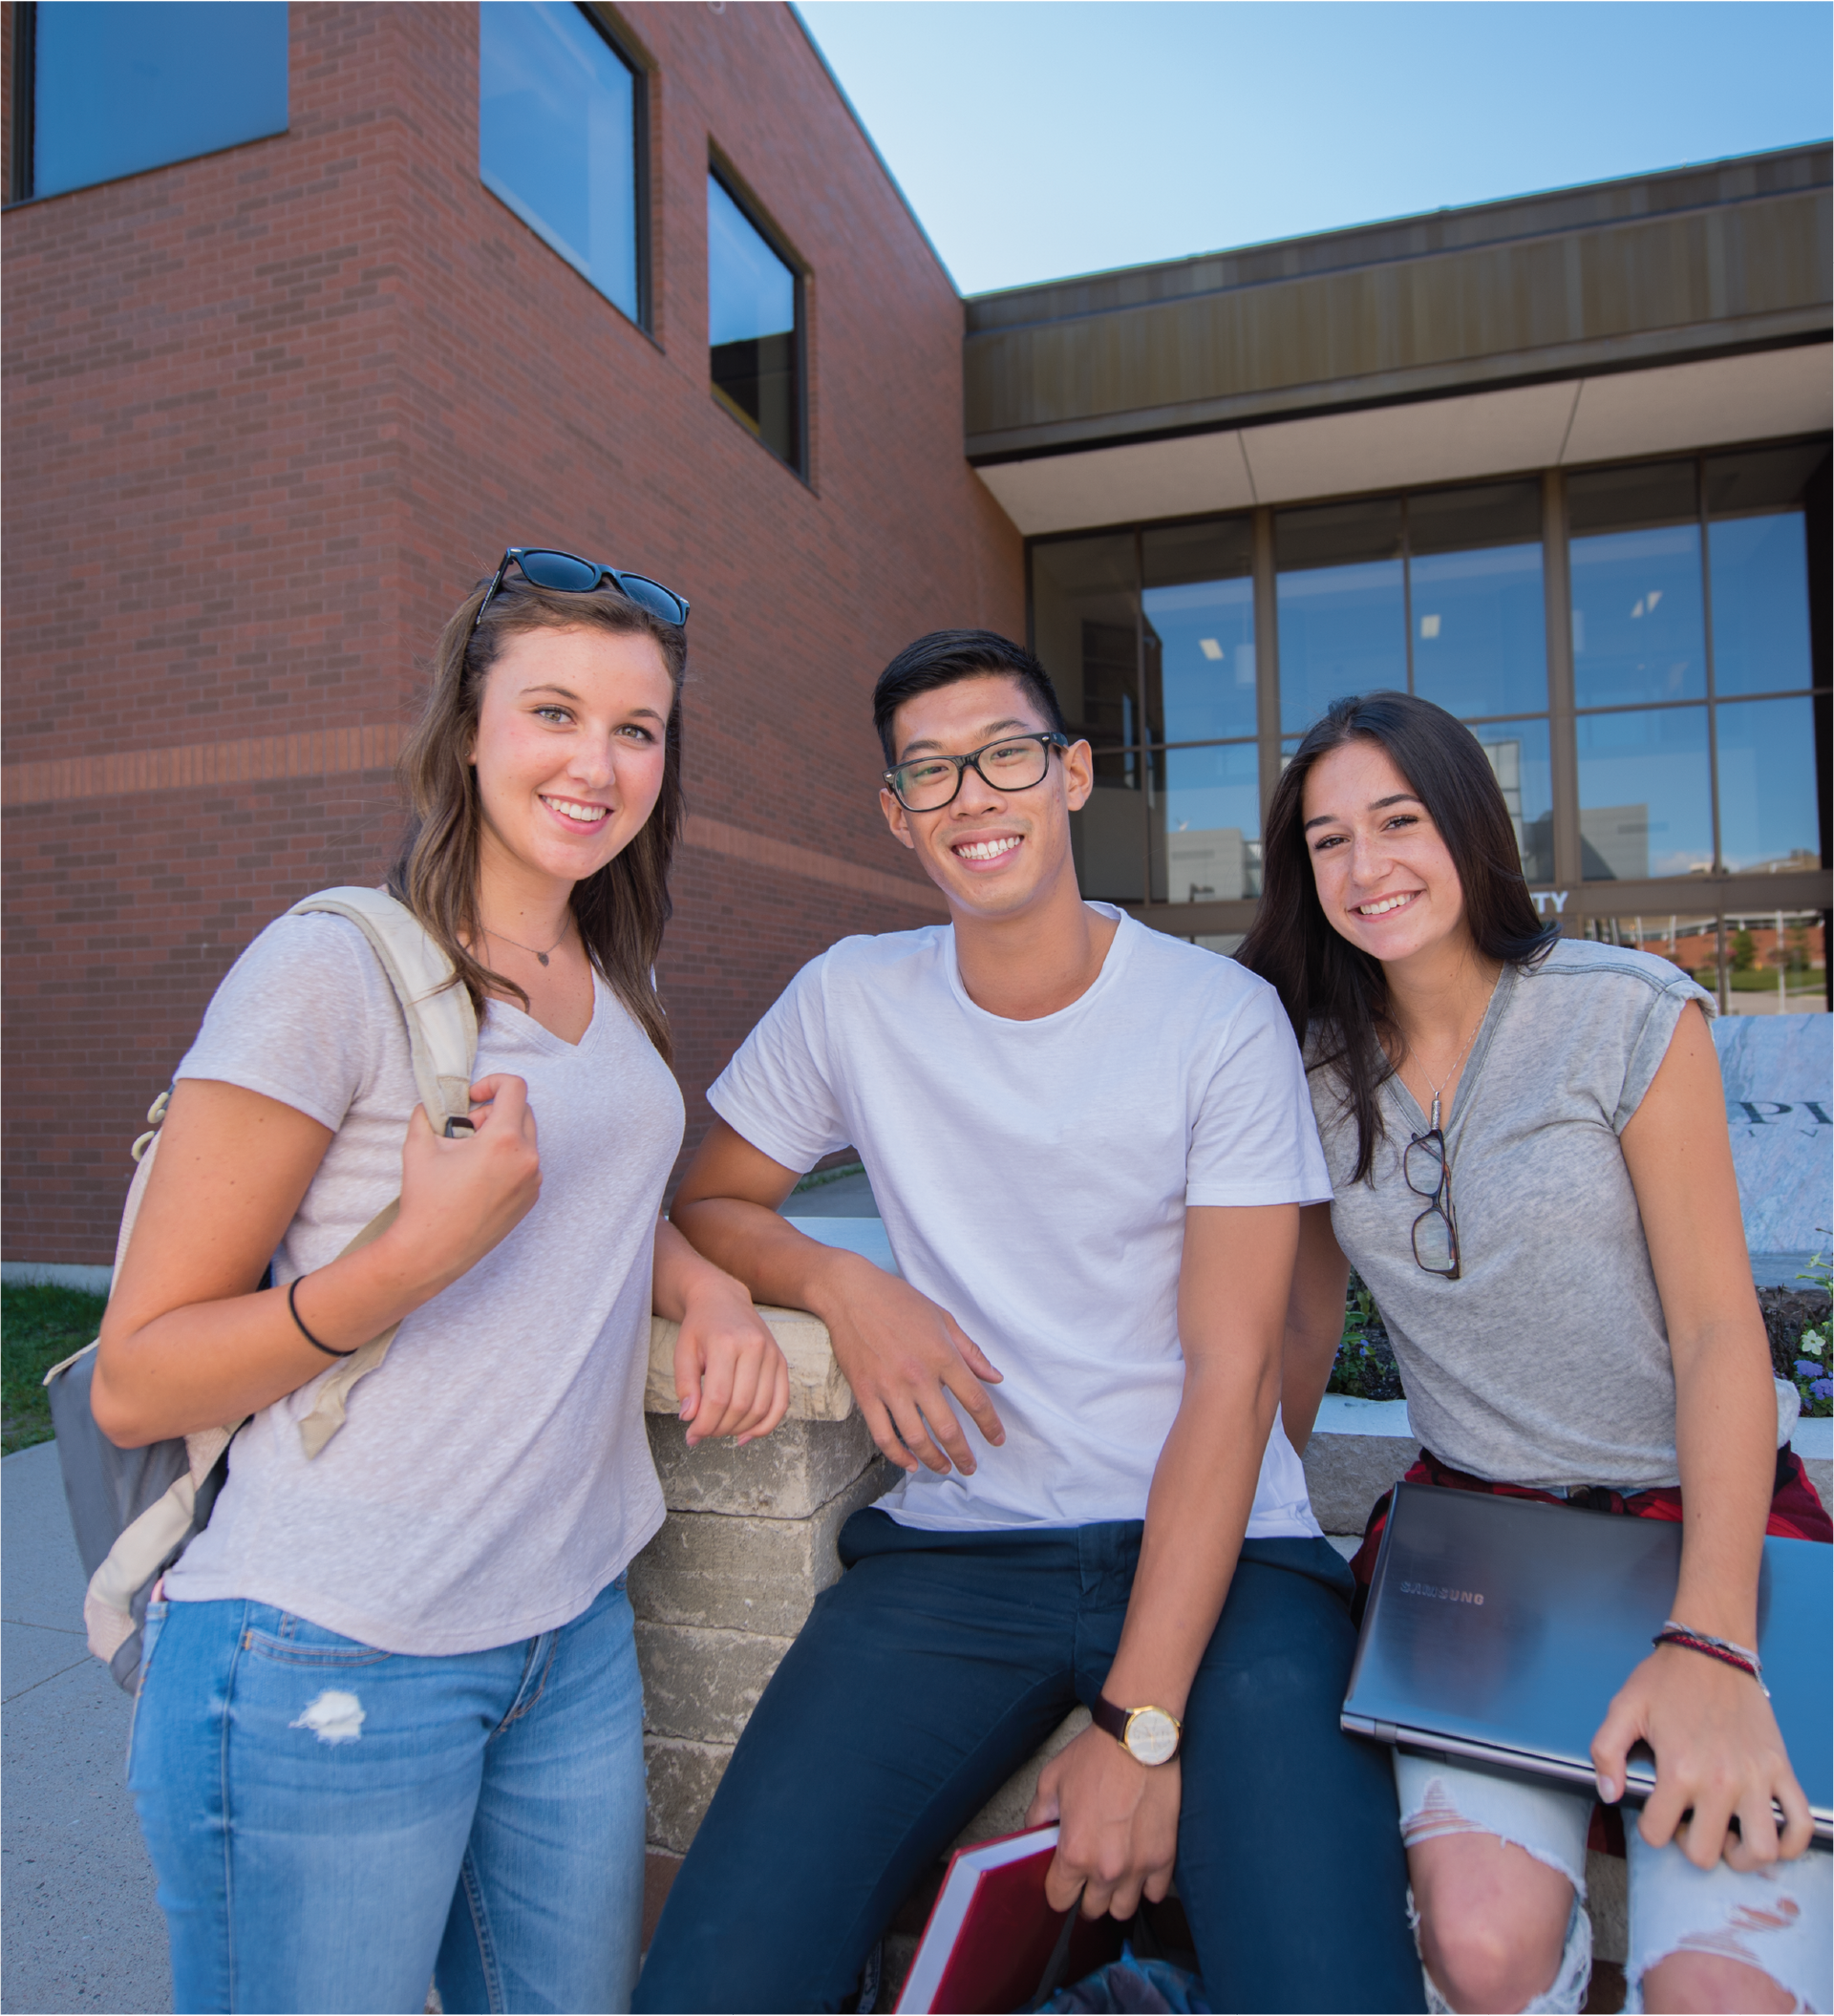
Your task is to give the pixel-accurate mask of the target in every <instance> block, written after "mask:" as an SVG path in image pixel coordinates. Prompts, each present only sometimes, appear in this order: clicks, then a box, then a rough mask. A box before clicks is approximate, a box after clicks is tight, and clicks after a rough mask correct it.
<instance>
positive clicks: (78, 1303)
mask: <svg viewBox="0 0 1834 2016" xmlns="http://www.w3.org/2000/svg"><path fill="white" fill-rule="evenodd" d="M107 1300H108V1298H107V1297H106V1296H105V1295H87V1294H85V1293H84V1292H83V1290H82V1289H81V1288H49V1287H45V1288H25V1287H0V1394H3V1395H4V1403H5V1432H4V1435H0V1443H3V1444H4V1449H3V1450H0V1453H4V1454H7V1455H11V1454H12V1453H13V1451H14V1450H15V1449H30V1448H31V1447H32V1444H33V1443H34V1442H49V1441H50V1440H51V1404H50V1402H49V1401H48V1400H47V1399H46V1397H45V1389H44V1387H43V1385H42V1384H41V1382H42V1380H43V1379H44V1376H45V1374H46V1373H47V1372H48V1371H49V1370H50V1369H51V1368H52V1367H53V1365H55V1364H56V1363H57V1361H58V1360H59V1359H60V1358H68V1357H69V1356H70V1354H71V1352H72V1351H80V1350H81V1349H82V1348H83V1347H84V1345H86V1344H88V1343H89V1342H90V1340H91V1339H92V1338H93V1337H94V1336H95V1335H96V1331H97V1330H98V1329H99V1328H100V1327H101V1322H102V1309H103V1307H104V1305H106V1303H107Z"/></svg>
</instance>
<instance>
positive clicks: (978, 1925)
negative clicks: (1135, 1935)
mask: <svg viewBox="0 0 1834 2016" xmlns="http://www.w3.org/2000/svg"><path fill="white" fill-rule="evenodd" d="M1056 1849H1057V1830H1056V1827H1034V1828H1032V1829H1031V1830H1029V1832H1027V1833H1025V1834H1009V1835H1002V1836H1000V1837H999V1839H997V1840H992V1841H976V1842H975V1844H974V1845H973V1847H971V1848H959V1849H957V1850H956V1852H955V1854H954V1856H953V1857H951V1859H950V1861H949V1874H948V1875H947V1876H945V1877H944V1878H943V1887H942V1889H941V1890H940V1891H939V1892H938V1893H937V1897H936V1902H935V1904H934V1906H933V1907H932V1908H931V1910H930V1914H929V1922H928V1924H927V1925H926V1926H925V1927H924V1936H923V1938H922V1940H920V1941H919V1942H918V1945H917V1957H916V1958H915V1959H914V1960H913V1961H912V1962H911V1963H910V1972H909V1974H908V1975H906V1978H905V1986H904V1992H903V1993H902V1994H901V1995H900V1996H899V1998H898V2007H899V2010H900V2016H903V2012H904V2011H906V2010H935V2011H939V2012H940V2011H945V2010H949V2011H957V2012H967V2011H992V2010H1012V2009H1023V2008H1024V2007H1026V2005H1028V2004H1029V2003H1030V2002H1031V2001H1032V1999H1033V1997H1034V1995H1035V1994H1036V1993H1037V1990H1038V1984H1039V1981H1040V1980H1041V1978H1042V1977H1043V1974H1044V1970H1045V1968H1046V1966H1047V1965H1048V1964H1049V1963H1050V1960H1051V1956H1052V1953H1053V1951H1054V1950H1055V1949H1056V1943H1057V1935H1058V1933H1059V1932H1061V1931H1062V1929H1063V1921H1064V1920H1065V1918H1066V1917H1067V1916H1068V1913H1066V1912H1062V1911H1053V1910H1052V1909H1051V1907H1050V1905H1049V1904H1047V1903H1046V1902H1045V1900H1044V1878H1045V1872H1046V1871H1047V1870H1048V1869H1049V1868H1050V1866H1051V1857H1053V1856H1054V1855H1055V1854H1056ZM1120 1939H1121V1927H1120V1925H1119V1924H1118V1923H1117V1922H1116V1921H1115V1920H1113V1919H1111V1918H1103V1919H1083V1920H1082V1921H1080V1922H1079V1923H1078V1924H1077V1928H1076V1931H1075V1932H1074V1933H1073V1934H1072V1935H1071V1940H1070V1957H1069V1960H1068V1962H1067V1963H1066V1964H1065V1966H1064V1969H1063V1975H1062V1983H1061V1984H1063V1985H1067V1984H1069V1983H1071V1982H1073V1981H1080V1980H1081V1979H1082V1977H1083V1976H1084V1975H1085V1974H1091V1973H1093V1972H1094V1971H1095V1970H1096V1968H1098V1967H1099V1966H1101V1965H1103V1964H1105V1963H1107V1962H1108V1961H1111V1960H1113V1959H1114V1958H1115V1956H1116V1955H1117V1954H1118V1953H1119V1952H1120Z"/></svg>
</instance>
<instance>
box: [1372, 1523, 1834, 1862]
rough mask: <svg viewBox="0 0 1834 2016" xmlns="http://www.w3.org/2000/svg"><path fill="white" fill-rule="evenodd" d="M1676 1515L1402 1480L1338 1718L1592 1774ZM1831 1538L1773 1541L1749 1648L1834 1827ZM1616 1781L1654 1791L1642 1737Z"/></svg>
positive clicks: (1659, 1608) (1668, 1579)
mask: <svg viewBox="0 0 1834 2016" xmlns="http://www.w3.org/2000/svg"><path fill="white" fill-rule="evenodd" d="M1680 1565H1681V1528H1680V1526H1679V1525H1677V1524H1674V1523H1671V1522H1669V1521H1666V1520H1660V1519H1638V1518H1627V1517H1622V1516H1613V1515H1611V1514H1609V1513H1599V1512H1583V1511H1579V1510H1576V1509H1574V1508H1571V1507H1568V1506H1565V1505H1544V1504H1538V1503H1537V1502H1535V1500H1533V1499H1531V1498H1502V1497H1491V1496H1486V1495H1484V1494H1482V1493H1478V1492H1471V1491H1450V1490H1446V1489H1443V1488H1440V1487H1437V1486H1434V1485H1429V1484H1401V1485H1397V1487H1396V1492H1395V1505H1394V1510H1393V1511H1392V1512H1391V1513H1390V1515H1389V1520H1388V1526H1387V1529H1386V1531H1385V1532H1384V1533H1383V1535H1382V1545H1381V1551H1380V1553H1379V1555H1378V1557H1377V1559H1376V1577H1375V1581H1374V1583H1373V1585H1372V1586H1371V1589H1370V1596H1369V1608H1368V1610H1367V1612H1366V1614H1365V1616H1364V1618H1363V1633H1362V1638H1361V1640H1360V1641H1359V1642H1358V1644H1357V1647H1356V1663H1355V1665H1354V1666H1353V1667H1352V1668H1351V1675H1350V1692H1349V1694H1348V1695H1347V1696H1346V1698H1345V1701H1344V1712H1343V1726H1344V1727H1345V1729H1347V1730H1354V1732H1355V1733H1357V1734H1358V1735H1363V1736H1375V1737H1377V1738H1379V1739H1380V1740H1381V1741H1382V1742H1384V1743H1399V1744H1403V1745H1405V1746H1406V1747H1407V1748H1408V1749H1410V1750H1418V1751H1428V1752H1434V1753H1438V1754H1440V1755H1443V1756H1447V1757H1468V1758H1471V1759H1473V1760H1474V1761H1476V1762H1478V1763H1482V1764H1489V1765H1497V1766H1502V1767H1504V1768H1506V1769H1509V1770H1514V1771H1525V1772H1534V1773H1536V1774H1537V1775H1540V1776H1546V1777H1554V1778H1566V1779H1569V1780H1571V1781H1572V1782H1573V1783H1575V1784H1581V1785H1589V1784H1591V1782H1592V1760H1591V1753H1590V1751H1591V1741H1592V1737H1593V1735H1594V1733H1595V1732H1596V1730H1597V1729H1598V1725H1599V1724H1600V1723H1601V1722H1602V1721H1603V1720H1604V1719H1605V1711H1606V1709H1607V1708H1609V1707H1610V1702H1611V1697H1612V1695H1613V1694H1615V1693H1616V1692H1617V1690H1618V1688H1619V1687H1622V1686H1623V1684H1624V1681H1625V1678H1626V1676H1627V1675H1628V1674H1629V1673H1630V1671H1631V1667H1632V1666H1635V1665H1636V1664H1637V1662H1638V1661H1639V1660H1640V1659H1642V1658H1644V1657H1645V1656H1646V1655H1647V1653H1648V1652H1649V1649H1650V1638H1651V1635H1652V1634H1653V1632H1656V1631H1659V1630H1660V1629H1661V1628H1662V1623H1663V1621H1664V1619H1665V1618H1667V1616H1668V1615H1669V1608H1670V1605H1671V1603H1672V1602H1674V1584H1675V1577H1676V1575H1677V1573H1678V1572H1679V1569H1680ZM1831 1636H1834V1548H1829V1547H1823V1546H1820V1545H1818V1544H1816V1542H1814V1541H1812V1540H1785V1539H1766V1540H1765V1542H1764V1560H1763V1570H1762V1573H1761V1576H1760V1578H1759V1585H1758V1652H1759V1658H1761V1659H1762V1661H1763V1665H1764V1681H1765V1684H1766V1685H1767V1686H1768V1687H1769V1688H1770V1693H1771V1704H1772V1706H1773V1707H1774V1708H1775V1709H1776V1711H1777V1721H1778V1725H1779V1727H1780V1728H1781V1730H1782V1732H1783V1740H1784V1742H1786V1743H1787V1744H1788V1746H1789V1760H1790V1763H1791V1765H1792V1766H1793V1767H1794V1769H1795V1772H1796V1776H1797V1778H1798V1779H1799V1780H1800V1781H1801V1784H1802V1790H1803V1792H1804V1793H1807V1795H1808V1803H1809V1806H1810V1809H1811V1810H1812V1811H1813V1813H1814V1815H1815V1832H1816V1833H1817V1835H1819V1836H1821V1837H1822V1838H1823V1840H1826V1839H1829V1838H1831V1837H1834V1677H1831V1676H1830V1666H1829V1645H1830V1637H1831ZM1628 1780H1629V1783H1628V1790H1627V1796H1628V1798H1629V1799H1630V1800H1631V1802H1633V1803H1640V1802H1641V1800H1642V1799H1643V1798H1644V1797H1645V1796H1646V1795H1647V1794H1648V1793H1650V1792H1651V1791H1652V1790H1653V1787H1654V1784H1655V1769H1654V1763H1653V1759H1652V1757H1651V1755H1650V1752H1649V1751H1648V1750H1647V1749H1646V1748H1644V1747H1643V1746H1642V1745H1638V1747H1637V1748H1636V1750H1635V1751H1632V1753H1631V1763H1630V1770H1629V1772H1628Z"/></svg>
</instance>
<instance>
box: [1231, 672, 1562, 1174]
mask: <svg viewBox="0 0 1834 2016" xmlns="http://www.w3.org/2000/svg"><path fill="white" fill-rule="evenodd" d="M1346 742H1373V743H1376V744H1377V745H1379V746H1380V747H1381V748H1382V749H1384V750H1386V751H1387V752H1388V754H1389V756H1390V758H1391V759H1392V760H1393V762H1394V764H1395V767H1396V769H1397V770H1398V771H1399V772H1400V774H1401V775H1402V776H1404V777H1405V778H1406V779H1407V782H1408V787H1409V789H1410V790H1412V791H1413V792H1414V793H1416V795H1417V796H1418V798H1419V800H1420V802H1421V804H1423V805H1424V806H1425V807H1426V810H1427V814H1428V816H1429V817H1431V819H1432V821H1433V823H1434V825H1435V826H1437V827H1438V828H1439V838H1441V839H1442V840H1444V842H1445V846H1446V851H1447V853H1449V854H1450V855H1451V857H1452V865H1453V867H1454V868H1456V869H1457V871H1458V877H1459V887H1460V889H1461V892H1462V894H1463V897H1464V919H1465V923H1466V924H1467V925H1468V926H1469V928H1470V932H1471V937H1472V940H1473V942H1474V944H1476V945H1477V948H1478V950H1479V951H1480V952H1481V953H1482V955H1483V956H1484V957H1485V958H1486V959H1496V960H1501V961H1502V962H1503V963H1504V964H1505V965H1510V966H1529V965H1532V964H1533V963H1534V962H1535V961H1536V960H1539V959H1541V958H1544V957H1545V956H1546V952H1547V949H1548V947H1549V946H1550V945H1551V944H1553V942H1554V941H1555V939H1557V938H1558V937H1559V936H1560V926H1559V925H1558V924H1544V923H1542V922H1541V920H1540V919H1539V918H1538V917H1537V916H1536V915H1535V906H1534V903H1533V902H1532V901H1531V899H1530V898H1529V895H1528V883H1527V881H1526V880H1525V877H1524V875H1523V872H1522V857H1521V853H1520V850H1519V848H1518V845H1517V842H1516V835H1515V829H1514V827H1513V826H1512V825H1511V824H1510V822H1509V808H1508V806H1507V805H1505V804H1504V803H1503V789H1502V787H1501V786H1500V785H1499V784H1498V782H1497V778H1496V773H1495V772H1494V771H1493V770H1492V769H1491V768H1490V763H1489V759H1488V758H1487V757H1486V756H1485V755H1484V753H1483V750H1482V745H1481V744H1480V743H1479V741H1478V738H1477V737H1476V736H1475V735H1474V734H1473V733H1472V732H1471V731H1470V730H1469V729H1468V728H1466V727H1465V726H1464V725H1463V724H1462V723H1461V722H1460V721H1458V720H1456V719H1455V718H1454V717H1453V716H1452V715H1451V714H1448V713H1447V712H1446V711H1445V710H1444V709H1443V708H1442V707H1435V706H1434V705H1433V703H1432V702H1431V701H1430V700H1418V699H1416V698H1415V697H1414V696H1413V695H1412V694H1411V693H1394V692H1383V693H1358V694H1353V695H1352V696H1351V697H1350V698H1349V699H1345V700H1333V702H1332V704H1331V706H1330V707H1329V708H1328V709H1327V710H1326V711H1325V717H1324V719H1323V720H1322V721H1318V722H1315V723H1314V724H1313V725H1312V728H1311V730H1310V731H1309V732H1307V734H1306V738H1305V740H1304V741H1303V742H1301V743H1300V745H1299V748H1298V752H1297V753H1295V755H1294V756H1293V758H1292V761H1291V762H1290V764H1288V766H1287V768H1286V771H1285V773H1284V774H1283V775H1282V776H1281V778H1280V781H1279V783H1278V784H1276V785H1275V786H1274V790H1273V802H1272V803H1271V804H1270V805H1269V807H1268V827H1267V838H1266V841H1265V843H1264V846H1263V853H1262V871H1261V907H1260V909H1259V910H1258V911H1257V912H1256V913H1255V920H1254V928H1253V929H1252V930H1251V931H1250V932H1249V933H1248V937H1247V939H1246V940H1244V942H1243V944H1242V948H1241V950H1240V951H1239V952H1237V954H1236V955H1235V956H1236V958H1237V959H1238V960H1240V961H1241V963H1242V964H1243V965H1244V966H1248V967H1249V968H1250V969H1251V970H1252V971H1254V972H1256V973H1259V974H1260V975H1261V977H1262V978H1263V979H1264V980H1269V981H1271V982H1272V983H1273V985H1274V987H1276V988H1277V989H1278V990H1279V994H1280V1004H1281V1006H1282V1007H1283V1008H1285V1009H1286V1011H1287V1014H1288V1017H1289V1018H1290V1021H1291V1023H1292V1032H1293V1034H1294V1035H1295V1036H1297V1037H1298V1039H1299V1041H1300V1044H1301V1045H1302V1046H1303V1045H1304V1044H1305V1042H1306V1040H1307V1037H1308V1036H1309V1035H1310V1037H1311V1038H1312V1043H1313V1046H1314V1052H1313V1054H1312V1057H1311V1058H1310V1059H1309V1060H1308V1062H1309V1063H1310V1065H1311V1068H1312V1070H1314V1071H1323V1070H1327V1069H1329V1070H1331V1071H1333V1072H1334V1073H1335V1075H1336V1078H1337V1081H1338V1083H1339V1085H1340V1086H1341V1088H1342V1092H1343V1111H1344V1112H1345V1113H1346V1114H1355V1116H1356V1171H1355V1174H1356V1178H1357V1179H1358V1180H1360V1179H1361V1178H1364V1177H1366V1176H1368V1174H1369V1172H1370V1166H1371V1164H1372V1162H1373V1160H1374V1157H1375V1154H1376V1141H1377V1140H1378V1139H1379V1138H1380V1135H1381V1132H1382V1123H1381V1117H1380V1114H1379V1112H1378V1110H1377V1107H1376V1093H1377V1092H1378V1091H1379V1090H1380V1089H1381V1086H1382V1085H1383V1083H1384V1082H1385V1081H1386V1080H1387V1079H1388V1078H1389V1077H1391V1076H1392V1075H1393V1073H1394V1070H1395V1066H1394V1064H1393V1063H1392V1062H1391V1061H1390V1058H1389V1055H1388V1052H1387V1050H1385V1049H1384V1048H1383V1045H1382V1041H1381V1038H1382V1036H1383V1035H1384V1034H1390V1035H1392V1034H1393V1033H1394V1025H1393V1023H1392V1022H1391V1020H1390V1018H1389V1004H1388V986H1387V982H1386V980H1385V979H1384V977H1383V973H1382V967H1381V963H1380V961H1379V960H1376V959H1372V958H1371V957H1370V955H1369V954H1368V953H1367V952H1365V951H1363V950H1362V949H1361V948H1360V947H1359V946H1356V945H1354V944H1351V942H1350V940H1349V939H1347V938H1345V937H1344V936H1343V935H1342V934H1341V933H1340V932H1338V931H1336V930H1334V929H1333V927H1332V925H1331V923H1329V922H1328V921H1327V919H1326V917H1325V913H1324V909H1323V907H1322V906H1321V905H1320V903H1319V902H1318V888H1317V884H1316V882H1315V881H1313V880H1312V855H1311V850H1310V849H1309V848H1308V847H1307V845H1306V836H1305V807H1304V798H1305V790H1306V778H1307V776H1308V775H1310V774H1311V771H1312V765H1313V764H1314V763H1316V762H1317V760H1318V759H1319V757H1320V756H1323V755H1328V754H1330V753H1331V752H1332V751H1333V749H1341V748H1342V747H1343V745H1344V744H1345V743H1346Z"/></svg>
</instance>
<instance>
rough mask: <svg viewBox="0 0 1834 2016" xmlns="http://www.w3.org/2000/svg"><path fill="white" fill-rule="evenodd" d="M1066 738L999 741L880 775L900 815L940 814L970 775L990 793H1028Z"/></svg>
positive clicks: (924, 758) (1046, 736)
mask: <svg viewBox="0 0 1834 2016" xmlns="http://www.w3.org/2000/svg"><path fill="white" fill-rule="evenodd" d="M1069 747H1070V737H1069V736H1068V735H1060V734H1058V733H1057V732H1056V731H1055V730H1053V731H1051V732H1049V733H1039V734H1024V735H1002V736H1001V737H1000V739H999V740H998V741H997V742H987V743H983V744H982V746H981V747H980V748H979V749H971V750H970V751H969V753H968V754H967V755H965V756H944V755H935V756H912V757H911V759H910V761H909V762H908V763H900V764H899V765H898V767H897V768H896V769H895V770H888V771H886V772H885V782H886V784H887V785H888V786H889V787H890V790H891V795H892V796H894V797H895V798H896V799H897V800H898V802H899V804H901V805H902V806H903V807H904V808H905V810H906V812H940V811H941V810H942V809H943V807H944V806H945V805H952V804H953V803H954V802H955V798H956V795H957V794H958V793H959V792H960V790H961V788H962V778H963V777H964V776H965V775H967V774H968V772H970V770H971V771H972V772H973V773H974V775H976V776H977V777H979V778H980V780H981V782H982V783H983V784H985V785H987V786H988V787H989V789H990V790H993V791H1030V790H1031V789H1032V787H1033V786H1034V784H1042V783H1043V782H1044V774H1045V772H1046V771H1048V770H1049V769H1050V768H1051V752H1052V751H1053V750H1054V749H1068V748H1069Z"/></svg>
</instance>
